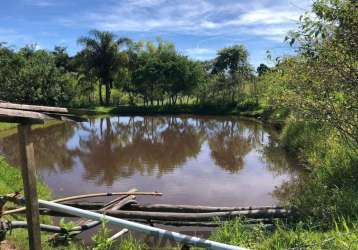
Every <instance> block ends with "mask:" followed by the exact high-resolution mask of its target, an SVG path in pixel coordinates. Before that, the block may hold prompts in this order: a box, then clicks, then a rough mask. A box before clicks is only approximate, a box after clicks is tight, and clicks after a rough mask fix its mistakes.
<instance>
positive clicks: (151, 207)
mask: <svg viewBox="0 0 358 250" xmlns="http://www.w3.org/2000/svg"><path fill="white" fill-rule="evenodd" d="M62 204H64V205H68V206H72V207H76V208H81V209H86V210H99V209H101V208H102V206H103V205H102V204H103V203H90V202H64V203H62ZM257 209H284V207H280V206H258V207H255V206H253V207H211V206H191V205H169V204H147V205H142V204H129V205H127V206H126V207H124V208H122V210H129V211H148V212H178V213H210V212H228V211H241V210H257Z"/></svg>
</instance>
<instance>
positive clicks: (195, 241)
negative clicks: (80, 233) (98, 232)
mask: <svg viewBox="0 0 358 250" xmlns="http://www.w3.org/2000/svg"><path fill="white" fill-rule="evenodd" d="M39 204H40V207H44V208H48V209H51V210H54V211H57V212H63V213H68V214H72V215H75V216H78V217H83V218H87V219H91V220H97V221H106V222H108V223H109V224H112V225H117V226H121V227H125V228H128V229H131V230H134V231H139V232H142V233H145V234H150V235H152V236H157V237H165V238H169V239H172V240H174V241H177V242H181V243H185V244H189V245H192V246H197V247H204V248H206V249H213V250H247V249H246V248H242V247H238V246H232V245H228V244H223V243H219V242H215V241H211V240H205V239H200V238H198V237H194V236H189V235H185V234H181V233H177V232H171V231H168V230H164V229H161V228H156V227H151V226H147V225H143V224H140V223H137V222H132V221H127V220H123V219H119V218H114V217H111V216H106V215H103V214H99V213H95V212H91V211H86V210H83V209H79V208H74V207H70V206H66V205H62V204H57V203H54V202H50V201H44V200H39Z"/></svg>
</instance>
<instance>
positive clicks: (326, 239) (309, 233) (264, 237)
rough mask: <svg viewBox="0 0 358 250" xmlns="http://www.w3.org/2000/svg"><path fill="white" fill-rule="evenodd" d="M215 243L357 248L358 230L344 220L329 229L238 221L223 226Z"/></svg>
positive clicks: (276, 248)
mask: <svg viewBox="0 0 358 250" xmlns="http://www.w3.org/2000/svg"><path fill="white" fill-rule="evenodd" d="M211 239H212V240H216V241H219V242H225V243H229V244H232V245H238V246H241V247H246V248H250V249H259V250H260V249H275V250H280V249H282V250H283V249H332V250H333V249H351V250H354V249H358V227H357V225H353V226H348V224H347V222H346V221H345V220H340V221H338V222H336V223H335V226H334V227H333V228H332V229H330V230H325V231H323V230H321V228H319V227H317V226H315V225H314V224H309V223H307V222H305V223H302V222H301V223H297V224H295V225H290V226H288V225H285V224H282V223H280V222H277V224H276V225H275V230H272V229H267V228H266V227H264V226H263V225H256V226H253V227H248V226H247V225H246V224H245V221H244V220H241V219H235V220H232V221H230V222H227V223H225V224H223V225H222V226H221V227H220V228H219V230H217V231H216V232H215V233H214V234H213V235H212V236H211Z"/></svg>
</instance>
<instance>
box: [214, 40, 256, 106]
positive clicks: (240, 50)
mask: <svg viewBox="0 0 358 250" xmlns="http://www.w3.org/2000/svg"><path fill="white" fill-rule="evenodd" d="M247 60H248V52H247V50H246V48H245V47H244V46H243V45H234V46H232V47H228V48H224V49H221V50H219V52H218V54H217V57H216V58H215V60H214V62H213V68H212V72H211V73H212V74H219V73H224V74H225V75H226V76H227V77H226V78H227V80H226V81H225V83H226V86H225V90H226V93H227V95H231V102H234V101H235V94H236V93H237V92H238V87H239V86H240V84H242V83H243V81H244V80H245V79H247V77H248V76H249V75H250V74H251V67H250V65H249V63H248V61H247Z"/></svg>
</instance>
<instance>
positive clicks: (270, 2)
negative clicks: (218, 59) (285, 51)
mask: <svg viewBox="0 0 358 250" xmlns="http://www.w3.org/2000/svg"><path fill="white" fill-rule="evenodd" d="M38 1H39V0H38ZM42 1H44V0H42ZM47 1H49V0H47ZM308 1H310V0H302V2H305V4H306V2H308ZM306 5H307V4H306ZM301 13H303V11H302V10H301V9H300V8H297V6H293V5H291V4H287V3H284V4H283V3H282V2H281V1H275V0H262V1H258V0H253V1H251V2H246V3H237V2H236V0H228V1H220V4H219V2H218V1H214V0H196V1H192V0H181V1H180V0H127V1H119V2H113V4H111V5H109V4H107V5H106V6H102V7H100V8H97V9H96V10H94V11H88V12H86V13H84V14H83V13H82V14H79V16H80V19H81V20H80V21H79V20H78V16H77V17H74V19H73V20H71V19H61V20H59V22H61V23H62V24H64V25H71V26H72V25H87V26H88V27H90V28H97V29H103V30H111V31H115V32H118V31H124V32H171V33H179V34H190V35H210V36H213V35H240V34H246V35H255V36H260V37H263V38H267V39H271V40H282V39H283V38H284V36H285V34H286V32H287V31H288V30H289V29H293V28H294V27H295V25H296V22H297V21H298V17H299V15H300V14H301Z"/></svg>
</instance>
